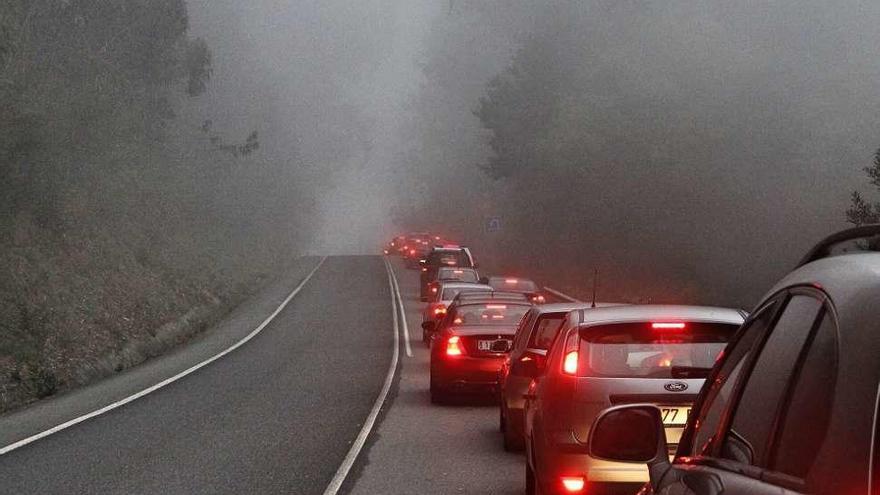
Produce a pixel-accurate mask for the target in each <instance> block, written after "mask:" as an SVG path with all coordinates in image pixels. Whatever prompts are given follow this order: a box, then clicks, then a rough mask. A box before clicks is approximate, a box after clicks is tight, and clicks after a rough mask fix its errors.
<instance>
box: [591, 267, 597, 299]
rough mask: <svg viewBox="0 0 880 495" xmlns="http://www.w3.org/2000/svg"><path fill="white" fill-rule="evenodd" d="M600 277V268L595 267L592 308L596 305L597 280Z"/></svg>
mask: <svg viewBox="0 0 880 495" xmlns="http://www.w3.org/2000/svg"><path fill="white" fill-rule="evenodd" d="M598 278H599V269H598V268H593V304H592V306H590V307H591V308H595V307H596V282H597V279H598Z"/></svg>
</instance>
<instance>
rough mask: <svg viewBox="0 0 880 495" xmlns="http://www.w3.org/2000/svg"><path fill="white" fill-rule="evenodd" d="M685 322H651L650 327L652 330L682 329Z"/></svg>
mask: <svg viewBox="0 0 880 495" xmlns="http://www.w3.org/2000/svg"><path fill="white" fill-rule="evenodd" d="M685 326H687V325H686V324H685V323H682V322H674V323H657V322H655V323H651V328H653V329H654V330H684V328H685Z"/></svg>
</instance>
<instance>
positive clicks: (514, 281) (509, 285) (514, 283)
mask: <svg viewBox="0 0 880 495" xmlns="http://www.w3.org/2000/svg"><path fill="white" fill-rule="evenodd" d="M489 285H491V286H492V287H494V288H495V289H497V290H504V291H516V292H537V291H538V286H537V285H536V284H535V283H534V282H532V281H531V280H528V279H523V278H514V277H511V278H504V277H492V278H490V279H489Z"/></svg>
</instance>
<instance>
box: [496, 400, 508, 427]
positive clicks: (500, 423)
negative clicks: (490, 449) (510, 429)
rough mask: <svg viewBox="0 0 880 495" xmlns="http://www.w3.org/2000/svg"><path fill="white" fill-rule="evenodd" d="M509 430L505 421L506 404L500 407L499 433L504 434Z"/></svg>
mask: <svg viewBox="0 0 880 495" xmlns="http://www.w3.org/2000/svg"><path fill="white" fill-rule="evenodd" d="M506 429H507V424H506V422H505V421H504V402H502V403H501V405H500V406H499V407H498V431H500V432H501V433H504V430H506Z"/></svg>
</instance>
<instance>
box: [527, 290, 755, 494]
mask: <svg viewBox="0 0 880 495" xmlns="http://www.w3.org/2000/svg"><path fill="white" fill-rule="evenodd" d="M745 316H746V315H745V313H744V312H743V311H740V310H735V309H726V308H713V307H699V306H671V305H666V306H661V305H645V306H617V307H608V308H595V309H587V310H576V311H572V312H571V313H569V315H568V317H567V320H566V323H565V324H564V326H563V329H562V330H561V332H560V333H559V336H558V337H557V339H556V341H555V342H554V344H553V347H552V348H551V350H550V352H549V354H548V356H547V362H546V369H545V373H544V374H543V375H542V376H539V377H538V378H536V379H535V380H534V381H533V382H532V384H531V385H530V387H529V391H528V392H527V393H526V395H525V397H526V404H525V438H526V454H527V456H526V465H527V467H526V485H527V493H542V494H553V493H591V494H593V493H603V492H605V493H609V492H612V491H613V492H616V491H618V490H620V489H622V488H624V489H632V491H631V492H630V493H633V492H635V491H636V490H637V489H638V487H639V486H640V485H641V484H642V483H644V481H646V480H647V479H648V472H647V468H646V467H645V466H644V465H634V464H626V463H615V462H608V461H603V460H599V459H595V458H592V457H590V456H589V455H588V449H587V444H586V442H587V438H588V436H589V428H590V425H591V424H592V422H593V420H594V419H595V418H596V417H597V416H598V415H599V413H600V412H602V411H603V410H604V409H606V408H608V407H611V406H615V405H620V404H629V403H652V404H656V405H658V406H659V407H660V408H661V410H662V412H663V421H664V423H665V424H666V426H667V438H669V439H670V443H671V448H674V446H675V443H676V439H677V438H679V437H680V436H681V432H682V430H683V428H684V425H685V423H686V422H687V418H688V415H689V413H690V408H691V406H692V404H693V402H694V400H695V399H696V396H697V393H698V392H699V390H700V387H701V386H702V384H703V381H704V378H705V376H706V375H707V374H708V372H709V370H710V369H711V367H712V365H713V364H714V363H715V360H716V359H717V358H718V356H719V355H720V354H721V352H722V351H723V350H724V348H725V346H726V345H727V342H728V340H729V339H730V338H731V337H732V336H733V334H734V333H735V332H736V330H737V328H738V327H739V326H740V324H742V322H743V320H744V318H745Z"/></svg>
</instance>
